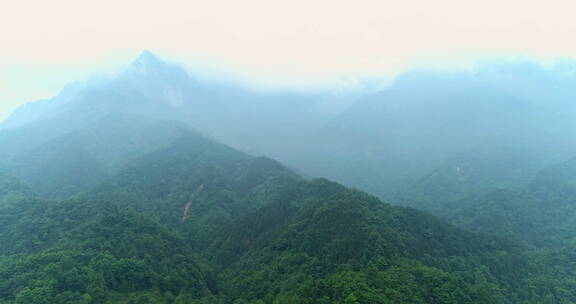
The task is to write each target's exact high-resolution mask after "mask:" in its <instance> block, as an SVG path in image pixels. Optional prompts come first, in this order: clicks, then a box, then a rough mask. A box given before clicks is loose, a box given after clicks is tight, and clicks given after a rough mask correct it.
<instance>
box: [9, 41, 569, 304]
mask: <svg viewBox="0 0 576 304" xmlns="http://www.w3.org/2000/svg"><path fill="white" fill-rule="evenodd" d="M575 80H576V78H575V76H574V73H573V68H572V65H570V64H566V63H565V64H562V65H558V66H555V67H551V68H545V67H542V66H539V65H535V64H531V63H514V64H512V63H510V64H508V63H506V64H490V65H486V66H482V67H479V68H478V69H477V70H475V71H474V72H470V71H468V72H455V73H445V72H444V73H443V72H430V71H409V72H406V73H404V74H402V75H400V76H398V77H397V78H396V80H395V81H394V82H393V83H392V84H390V85H389V86H388V87H386V88H384V89H382V90H380V91H378V92H371V93H366V94H361V95H359V96H355V97H351V96H353V95H354V94H351V95H345V96H344V95H338V94H334V93H310V92H300V93H298V92H291V91H267V92H261V91H256V90H253V89H248V88H244V87H242V86H240V85H234V84H229V83H228V84H224V83H214V82H206V81H205V80H202V79H201V78H199V77H195V76H194V75H193V74H191V73H189V72H187V71H186V70H185V69H183V68H182V67H180V66H178V65H175V64H170V63H166V62H164V61H162V60H161V59H159V58H157V57H156V56H155V55H153V54H152V53H151V52H148V51H146V52H144V53H142V55H140V56H139V57H138V58H137V59H136V60H135V61H134V62H133V63H132V64H131V65H130V66H129V67H128V68H127V69H126V70H125V71H123V72H122V73H120V74H119V75H116V76H114V77H111V78H110V79H98V80H91V81H87V82H85V83H74V84H71V85H69V86H67V87H66V88H64V89H63V90H62V92H61V93H60V94H59V95H58V96H56V97H54V98H52V99H49V100H41V101H37V102H34V103H30V104H26V105H24V106H22V107H21V108H19V109H17V110H16V111H15V112H14V114H13V115H12V116H10V117H8V118H7V119H6V120H5V121H4V122H3V123H2V124H0V223H2V227H3V228H4V229H3V232H2V233H0V278H1V280H0V303H2V304H3V303H18V304H20V303H32V304H36V303H178V304H180V303H235V304H239V303H574V302H576V292H575V290H574V288H571V287H572V286H573V284H574V280H575V279H576V268H575V267H574V263H573V259H572V256H573V252H574V251H573V248H574V242H573V237H572V235H573V233H574V232H575V231H576V225H574V223H573V218H575V217H574V215H576V214H575V213H576V208H574V207H573V205H574V199H575V198H576V188H575V183H574V176H576V175H574V172H576V171H574V168H575V165H574V164H575V161H574V157H576V153H575V152H576V149H575V148H576V141H575V140H574V139H575V135H574V134H576V133H575V132H573V131H574V130H573V129H574V126H573V123H572V111H573V110H575V109H574V106H573V105H572V103H571V100H572V98H573V97H574V95H575V94H576V92H573V91H575V90H573V84H574V83H573V82H574V81H575ZM331 100H334V104H342V103H349V104H350V106H349V107H347V108H345V109H342V108H341V107H339V106H338V107H337V106H334V108H332V109H330V102H331ZM329 179H333V180H335V181H336V182H333V181H330V180H329ZM338 182H340V183H342V184H344V185H341V184H339V183H338ZM348 187H353V188H358V189H360V190H354V189H351V188H348ZM363 191H365V192H363ZM418 209H421V210H418Z"/></svg>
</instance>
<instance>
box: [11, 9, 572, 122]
mask: <svg viewBox="0 0 576 304" xmlns="http://www.w3.org/2000/svg"><path fill="white" fill-rule="evenodd" d="M572 3H573V1H559V0H548V1H530V0H522V1H520V0H508V1H506V0H483V1H478V0H475V1H472V0H470V1H467V0H454V1H453V0H435V1H426V0H417V1H416V0H397V1H387V0H376V1H369V0H349V1H338V0H327V1H324V0H284V1H274V0H261V1H260V0H241V1H235V0H228V1H224V0H209V1H207V0H203V1H196V0H186V1H175V0H163V1H146V0H138V1H133V0H98V1H84V0H51V1H38V0H34V1H31V0H19V1H3V3H2V4H1V5H0V118H3V117H5V116H6V115H7V114H8V113H9V112H10V111H11V110H12V109H13V108H14V107H15V106H16V105H18V104H20V103H23V102H27V101H31V100H35V99H39V98H46V97H50V96H52V95H54V94H56V93H57V92H58V90H59V89H60V88H61V87H62V86H63V85H64V84H65V83H67V82H69V81H72V80H82V79H85V78H86V77H87V76H88V75H89V74H91V73H93V72H98V71H106V70H112V69H115V68H118V67H119V66H121V65H123V64H127V63H128V62H130V61H131V60H132V59H133V58H134V57H135V56H137V55H138V53H140V52H141V51H142V50H143V49H149V50H151V51H153V52H155V53H157V54H158V55H160V56H161V57H165V58H168V59H171V60H174V61H178V62H181V63H185V64H188V65H192V66H197V65H204V66H214V67H215V68H216V69H224V70H233V71H235V72H236V73H240V74H242V75H245V76H247V77H251V78H256V79H260V80H262V81H266V82H268V83H270V84H283V85H289V86H304V85H306V84H312V85H326V84H333V83H336V84H338V83H341V82H345V81H347V79H349V78H350V77H356V76H374V75H393V74H394V73H396V72H398V71H400V70H402V69H405V68H407V67H409V66H413V65H423V64H432V63H434V64H439V63H442V64H448V63H449V64H466V63H467V62H469V61H470V60H471V59H476V58H484V57H493V56H510V55H526V56H530V57H534V58H539V59H549V58H553V57H573V55H574V54H576V39H574V37H576V22H574V11H575V9H576V4H572Z"/></svg>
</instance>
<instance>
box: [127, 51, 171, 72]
mask: <svg viewBox="0 0 576 304" xmlns="http://www.w3.org/2000/svg"><path fill="white" fill-rule="evenodd" d="M163 65H164V62H163V61H162V60H160V59H159V58H158V57H156V55H154V53H152V52H150V51H149V50H144V51H143V52H142V53H141V54H140V55H139V56H138V57H137V58H136V60H134V61H133V62H132V67H133V68H135V69H136V70H137V71H138V72H140V73H146V72H147V71H149V70H150V69H151V68H157V67H160V66H163Z"/></svg>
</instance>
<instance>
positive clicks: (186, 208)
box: [182, 184, 204, 222]
mask: <svg viewBox="0 0 576 304" xmlns="http://www.w3.org/2000/svg"><path fill="white" fill-rule="evenodd" d="M202 190H204V184H202V185H200V186H198V188H197V189H196V191H194V193H193V194H192V196H191V197H190V199H189V200H188V202H187V203H186V205H184V214H183V215H182V222H185V221H186V220H187V219H188V218H189V217H190V207H191V206H192V203H194V200H195V199H196V198H197V197H198V196H199V195H200V193H201V192H202Z"/></svg>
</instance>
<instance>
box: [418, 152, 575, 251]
mask: <svg viewBox="0 0 576 304" xmlns="http://www.w3.org/2000/svg"><path fill="white" fill-rule="evenodd" d="M575 168H576V160H574V159H571V160H568V161H565V162H561V163H558V164H554V165H550V166H547V167H545V168H544V169H542V170H540V171H539V172H537V173H535V174H534V178H532V179H531V180H530V181H527V182H525V183H524V185H523V186H521V187H515V188H510V187H505V186H502V185H501V187H500V189H496V190H490V189H489V187H484V191H473V190H470V189H469V188H463V189H462V186H460V187H459V186H458V185H455V184H452V186H453V187H454V189H455V190H454V191H453V192H451V194H454V195H455V196H453V197H450V196H449V195H447V194H446V193H442V192H436V193H435V194H434V193H433V192H431V191H429V193H430V196H428V197H427V198H426V200H424V199H423V200H421V201H420V202H424V201H426V202H427V203H428V204H427V205H421V206H422V207H423V208H427V209H430V210H433V211H434V213H435V214H437V215H438V216H440V217H443V218H445V219H446V220H448V221H450V222H451V223H453V224H455V225H457V226H460V227H462V228H465V229H468V230H473V231H477V232H481V233H487V234H492V235H498V236H505V237H507V238H512V239H516V240H518V241H521V242H523V243H524V244H527V245H530V246H534V247H538V248H558V247H562V246H565V245H567V244H569V243H571V242H572V241H573V239H574V237H573V232H574V231H575V229H576V226H575V225H574V220H573V219H574V216H575V215H576V207H575V206H576V205H575V204H574V202H576V188H575V185H574V180H575V175H574V174H575V172H576V170H574V169H575ZM438 179H439V180H442V178H441V177H438ZM427 180H429V181H432V180H433V178H432V177H429V178H427ZM445 186H446V185H445ZM448 188H449V187H444V188H442V189H448ZM478 189H479V188H476V190H478ZM458 191H462V192H458ZM459 193H462V195H459ZM465 194H467V195H465ZM435 195H436V196H435Z"/></svg>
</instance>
